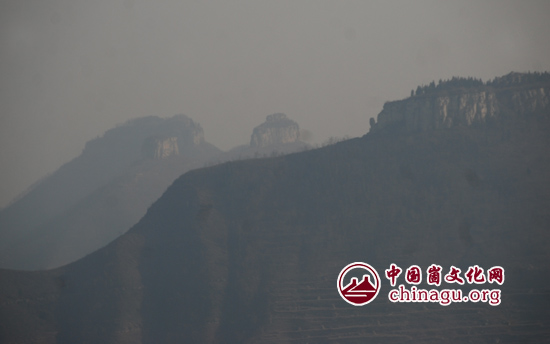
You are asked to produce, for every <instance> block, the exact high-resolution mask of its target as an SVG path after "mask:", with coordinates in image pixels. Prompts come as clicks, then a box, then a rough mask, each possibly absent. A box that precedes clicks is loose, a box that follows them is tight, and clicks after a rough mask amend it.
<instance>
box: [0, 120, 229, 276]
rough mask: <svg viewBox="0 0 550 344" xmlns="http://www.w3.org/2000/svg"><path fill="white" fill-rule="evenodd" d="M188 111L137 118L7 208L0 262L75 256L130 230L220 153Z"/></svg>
mask: <svg viewBox="0 0 550 344" xmlns="http://www.w3.org/2000/svg"><path fill="white" fill-rule="evenodd" d="M219 153H220V150H218V149H217V148H216V147H214V146H213V145H211V144H209V143H207V142H205V141H204V134H203V130H202V128H201V127H200V125H199V124H197V123H195V122H193V120H191V119H190V118H188V117H187V116H185V115H177V116H174V117H172V118H167V119H162V118H158V117H145V118H139V119H135V120H131V121H129V122H127V123H125V124H123V125H121V126H118V127H116V128H114V129H111V130H109V131H107V132H106V133H105V134H104V135H103V136H102V137H100V138H97V139H95V140H92V141H90V142H88V143H87V144H86V147H85V149H84V151H83V152H82V154H81V155H80V156H79V157H77V158H75V159H73V160H72V161H71V162H69V163H67V164H65V165H64V166H62V167H61V168H60V169H59V170H57V171H56V172H55V173H54V174H53V175H51V176H50V177H48V178H46V179H45V180H43V181H41V182H40V183H38V184H37V185H36V186H35V187H34V188H33V189H32V190H30V191H29V192H28V193H27V194H26V195H24V196H23V197H22V198H20V199H19V200H18V201H16V202H14V203H13V204H11V205H10V206H9V207H7V208H5V209H3V210H2V211H1V212H0V266H1V267H3V268H16V269H31V270H34V269H43V268H46V267H57V266H60V265H62V264H66V263H68V262H71V261H74V260H76V259H78V258H81V257H83V256H84V255H86V254H88V253H91V252H93V251H95V250H96V249H98V248H100V247H102V246H104V245H106V244H108V243H109V242H110V241H112V240H113V239H115V238H116V237H118V236H119V235H121V234H122V233H124V232H125V231H127V230H128V229H129V228H130V227H131V226H132V225H134V224H135V223H136V222H137V221H138V220H139V219H140V218H141V217H142V216H143V214H145V211H146V210H147V207H149V206H150V205H151V203H153V202H154V201H155V200H156V199H157V198H158V197H160V195H161V194H162V192H164V190H165V189H166V188H167V187H168V186H169V185H170V184H171V183H172V182H173V181H174V180H175V179H176V178H177V177H178V176H179V175H181V174H182V173H184V172H186V171H188V170H190V169H192V168H197V167H201V166H202V165H203V164H204V163H205V162H206V161H208V160H210V159H211V158H212V157H213V156H216V155H219Z"/></svg>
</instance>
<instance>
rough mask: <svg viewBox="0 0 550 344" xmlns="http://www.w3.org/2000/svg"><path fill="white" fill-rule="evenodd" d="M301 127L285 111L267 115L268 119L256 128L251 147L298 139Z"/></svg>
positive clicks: (278, 143)
mask: <svg viewBox="0 0 550 344" xmlns="http://www.w3.org/2000/svg"><path fill="white" fill-rule="evenodd" d="M299 134H300V127H299V126H298V123H296V122H294V121H293V120H291V119H289V118H288V117H287V116H286V115H285V114H284V113H275V114H272V115H269V116H267V118H266V121H265V122H264V123H262V124H261V125H259V126H257V127H256V128H254V131H253V132H252V137H251V139H250V147H252V148H263V147H268V146H275V145H280V144H285V143H292V142H296V141H298V138H299Z"/></svg>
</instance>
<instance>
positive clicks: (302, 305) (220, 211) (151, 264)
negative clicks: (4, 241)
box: [0, 75, 550, 343]
mask: <svg viewBox="0 0 550 344" xmlns="http://www.w3.org/2000/svg"><path fill="white" fill-rule="evenodd" d="M526 78H527V79H529V75H526ZM530 83H531V81H529V80H524V81H521V85H516V86H521V87H525V88H526V89H530V87H531V86H532V85H530ZM461 87H462V86H461ZM476 87H477V86H476ZM480 87H492V86H490V85H482V86H480ZM514 87H515V86H514ZM537 87H538V86H537ZM544 87H547V86H544ZM464 91H465V92H470V91H472V90H470V89H469V88H466V89H465V90H464ZM416 97H417V96H416V95H414V96H413V97H411V98H409V99H408V100H405V101H403V102H407V101H408V102H411V104H412V103H414V102H416V101H418V100H417V99H415V98H416ZM432 97H434V98H436V97H438V96H437V95H433V96H432ZM428 98H429V96H428V95H426V97H425V99H428ZM526 100H527V101H528V102H527V103H526V104H530V103H532V101H533V100H532V99H526ZM406 108H407V107H405V109H406ZM385 110H386V109H384V110H383V112H382V113H381V114H380V115H379V116H378V121H377V122H378V123H377V125H380V123H383V122H384V121H383V120H382V118H383V117H384V116H385V115H383V113H384V111H385ZM539 110H540V111H539ZM449 111H450V112H451V113H450V114H449V116H451V117H452V118H457V116H458V115H456V114H455V113H454V112H455V111H457V110H456V108H454V109H451V110H449ZM412 114H414V112H411V116H412ZM395 123H397V124H396V125H395V126H387V127H385V128H382V125H380V127H379V128H378V129H373V130H371V132H369V133H368V134H367V135H365V136H364V137H362V138H357V139H352V140H347V141H344V142H340V143H337V144H334V145H330V146H327V147H324V148H321V149H315V150H309V151H305V152H301V153H296V154H289V155H285V156H280V157H274V158H268V159H254V160H244V161H237V162H228V163H224V164H221V165H217V166H213V167H209V168H203V169H195V170H192V171H190V172H187V173H186V174H185V175H183V176H181V177H180V178H178V179H177V180H176V181H175V182H174V183H173V184H172V185H171V186H170V187H169V188H168V189H167V190H166V192H165V193H164V194H163V195H162V197H161V198H160V199H159V200H158V201H156V202H155V203H154V204H153V205H152V206H151V207H150V208H149V209H148V210H147V213H146V215H145V216H144V217H143V218H142V219H141V220H140V221H139V222H138V223H137V224H136V225H135V226H134V227H133V228H132V229H131V230H130V231H128V232H127V233H125V234H124V235H122V236H121V237H119V238H118V239H116V240H114V241H113V242H111V243H110V244H109V245H107V246H106V247H104V248H102V249H100V250H98V251H96V252H94V253H93V254H90V255H88V256H86V257H84V258H83V259H80V260H78V261H77V262H74V263H71V264H69V265H66V266H64V267H61V268H58V269H55V270H50V271H40V272H25V271H13V270H1V271H0V341H1V342H2V343H32V342H42V343H99V342H101V343H182V342H189V343H290V342H316V343H329V342H332V343H336V342H339V343H341V342H371V341H374V342H385V343H404V342H438V343H439V342H442V341H443V342H445V341H447V342H497V343H506V342H509V343H517V342H544V341H547V339H548V337H549V335H550V330H549V329H550V312H549V311H548V309H549V307H550V297H549V296H550V293H549V289H548V283H549V282H550V278H549V276H550V266H549V264H548V262H549V261H550V250H549V248H550V236H549V235H548V228H550V213H549V212H548V209H550V183H548V176H549V175H550V150H549V149H548V147H549V144H550V136H549V135H548V134H549V131H550V112H549V109H548V107H546V108H544V109H537V110H536V111H531V110H529V108H524V109H521V111H517V112H516V113H513V114H512V113H510V114H509V116H495V117H494V120H491V121H480V122H472V123H470V124H467V123H466V124H461V125H451V126H448V127H443V128H426V129H425V130H416V129H414V130H408V129H407V128H408V127H407V126H404V125H402V124H403V123H402V122H399V121H397V122H395ZM404 123H408V122H407V119H405V122H404ZM167 145H168V146H170V143H168V144H167ZM356 261H360V262H368V263H369V264H371V265H372V266H373V267H374V268H376V269H377V271H378V273H379V274H380V275H381V292H380V293H379V295H378V296H377V298H376V299H374V300H373V301H372V302H371V303H370V304H368V305H366V306H363V307H353V306H351V305H349V304H348V303H346V302H345V301H344V300H343V299H342V298H341V297H340V296H339V293H338V290H337V288H336V281H337V277H338V274H339V272H340V271H341V269H342V268H343V267H345V266H346V265H347V264H349V263H351V262H356ZM392 263H394V264H396V265H398V266H400V267H402V268H403V269H405V268H407V267H409V266H411V265H418V266H419V267H421V268H422V270H424V271H425V269H426V268H428V266H430V265H431V264H438V265H441V266H442V267H443V269H444V270H445V272H447V271H448V269H449V268H450V267H451V266H455V267H458V268H460V269H462V271H463V272H466V270H467V269H468V267H469V266H474V265H478V266H480V267H483V268H485V269H489V268H490V267H493V266H502V267H503V268H504V269H505V271H506V273H505V276H506V278H505V281H504V283H503V285H500V286H499V285H495V284H485V285H481V286H480V285H468V284H465V285H464V286H459V285H456V284H448V283H443V284H442V285H441V287H439V288H436V287H433V286H428V285H426V283H425V280H423V283H422V284H421V285H419V286H418V287H419V288H428V289H431V288H435V289H444V288H450V289H455V288H456V289H463V290H465V291H467V290H468V289H471V288H480V289H481V288H489V289H496V288H498V289H500V290H501V291H502V302H501V304H500V305H498V306H491V305H489V304H487V303H486V302H481V301H480V302H463V303H453V304H451V305H448V306H441V305H439V304H438V303H392V302H390V301H389V300H388V299H387V298H386V297H387V296H386V295H388V292H389V291H390V290H391V289H392V287H391V286H390V283H389V281H388V280H387V279H386V278H385V277H384V270H385V269H388V268H389V267H390V265H391V264H392ZM463 277H464V275H463ZM403 279H404V277H403V276H401V277H400V280H399V283H403V284H405V283H404V281H403ZM406 286H407V287H409V288H410V285H406Z"/></svg>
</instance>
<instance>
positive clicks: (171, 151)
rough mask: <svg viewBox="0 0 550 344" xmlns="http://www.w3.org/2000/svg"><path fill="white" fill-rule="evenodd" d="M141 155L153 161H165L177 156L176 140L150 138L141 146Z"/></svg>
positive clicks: (175, 138) (172, 138) (170, 138)
mask: <svg viewBox="0 0 550 344" xmlns="http://www.w3.org/2000/svg"><path fill="white" fill-rule="evenodd" d="M142 152H143V155H144V156H145V157H147V158H152V159H155V160H160V159H166V158H168V157H170V156H173V155H179V147H178V138H177V137H168V138H164V139H162V138H158V137H151V138H149V139H147V140H145V143H144V144H143V150H142Z"/></svg>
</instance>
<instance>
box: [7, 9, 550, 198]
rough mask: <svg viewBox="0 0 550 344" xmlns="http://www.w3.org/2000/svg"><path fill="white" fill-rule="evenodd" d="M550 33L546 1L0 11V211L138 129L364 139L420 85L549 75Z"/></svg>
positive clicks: (226, 140) (217, 138)
mask: <svg viewBox="0 0 550 344" xmlns="http://www.w3.org/2000/svg"><path fill="white" fill-rule="evenodd" d="M549 34H550V1H502V0H495V1H479V0H474V1H440V0H438V1H387V0H386V1H322V0H316V1H300V0H290V1H283V0H277V1H269V2H268V1H258V0H254V1H182V0H155V1H145V0H120V1H118V0H94V1H84V0H2V1H1V3H0V206H3V205H6V203H7V202H9V201H10V200H11V199H12V198H13V197H14V196H15V195H16V194H18V193H20V192H21V191H23V190H24V189H25V188H27V187H28V186H29V185H30V184H31V183H32V182H34V181H36V180H37V179H38V178H40V177H42V176H44V175H45V174H47V173H49V172H52V171H54V170H56V169H57V168H58V167H59V166H60V165H61V164H63V163H65V162H67V161H69V160H71V159H72V158H74V157H76V156H77V155H78V154H80V152H81V151H82V149H83V148H84V144H85V142H86V141H88V140H90V139H93V138H94V137H96V136H98V135H101V134H103V132H105V131H106V130H107V129H109V128H111V127H113V126H114V125H116V124H117V123H122V122H124V121H126V120H128V119H130V118H135V117H142V116H148V115H157V116H161V117H168V116H172V115H174V114H177V113H184V114H186V115H188V116H190V117H191V118H193V119H194V120H195V121H197V122H199V123H200V124H201V125H202V127H203V128H204V131H205V137H206V140H207V141H209V142H211V143H213V144H215V145H216V146H218V147H219V148H222V149H229V148H231V147H233V146H236V145H238V144H243V143H246V142H248V141H249V140H250V135H251V133H252V129H253V128H254V127H255V126H257V125H259V124H260V123H262V122H263V121H264V120H265V116H267V115H269V114H271V113H275V112H284V113H286V114H288V116H289V117H291V118H292V119H294V120H296V121H297V122H298V123H299V124H300V126H301V127H302V128H304V129H307V130H309V131H311V132H312V134H313V136H312V140H313V142H321V141H324V140H326V139H327V138H328V137H330V136H344V135H350V136H360V135H363V134H364V133H366V132H367V131H368V130H369V124H368V123H369V118H370V117H375V116H376V115H377V114H378V112H379V111H380V110H381V109H382V105H383V103H384V102H385V101H388V100H395V99H400V98H404V97H407V96H408V95H409V94H410V90H411V89H413V88H416V86H417V85H419V84H426V83H429V82H430V81H432V80H436V81H437V80H438V79H446V78H450V77H452V76H475V77H479V78H483V79H484V80H486V79H488V78H493V77H495V76H499V75H503V74H507V73H509V72H510V71H528V70H531V71H535V70H537V71H543V70H550V44H549V41H550V40H549V38H548V37H549Z"/></svg>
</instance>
